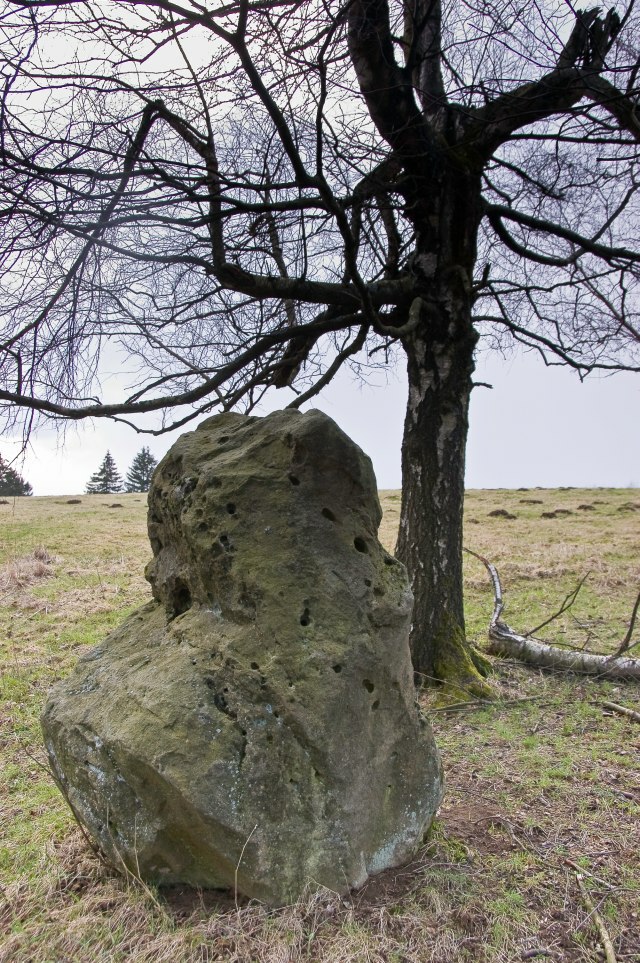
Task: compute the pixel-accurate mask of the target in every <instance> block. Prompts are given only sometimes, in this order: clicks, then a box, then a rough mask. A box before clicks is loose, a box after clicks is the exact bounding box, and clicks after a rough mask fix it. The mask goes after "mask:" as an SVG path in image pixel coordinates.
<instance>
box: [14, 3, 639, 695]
mask: <svg viewBox="0 0 640 963" xmlns="http://www.w3.org/2000/svg"><path fill="white" fill-rule="evenodd" d="M1 28H2V50H3V71H2V72H3V78H4V90H3V98H2V115H1V118H0V119H1V136H2V141H1V144H0V149H1V151H2V168H3V169H2V234H1V238H0V243H1V252H2V265H3V271H4V291H5V295H4V299H3V303H2V309H1V310H2V322H1V323H0V324H1V326H0V389H1V390H0V402H2V403H3V404H4V406H5V408H4V411H5V414H6V418H7V420H8V421H9V422H11V420H12V419H14V420H15V419H19V418H20V417H22V418H23V420H24V422H25V423H26V426H27V429H28V428H29V427H30V426H31V424H32V422H33V419H34V418H35V417H37V416H48V417H51V418H62V419H64V418H72V419H78V418H86V417H110V418H118V419H125V420H132V419H135V418H136V416H143V415H145V414H147V413H149V412H154V411H161V412H165V413H166V415H165V419H164V423H163V428H169V427H175V426H176V425H182V424H185V423H187V422H188V421H189V420H190V419H192V418H194V417H196V416H197V415H199V414H201V413H202V412H204V411H209V410H211V409H214V408H215V407H216V406H220V407H222V408H229V407H232V406H238V405H239V406H244V407H245V408H246V409H250V408H251V407H252V406H253V405H254V404H255V403H256V402H257V401H258V400H259V399H260V398H261V397H262V396H263V394H264V392H265V391H266V390H268V389H269V388H270V387H272V386H275V387H282V386H289V387H291V388H292V389H293V391H294V392H295V397H294V400H293V402H292V404H293V405H298V406H299V405H301V404H303V403H304V402H305V401H307V400H308V399H309V398H311V397H313V395H314V394H316V393H317V392H318V391H320V390H321V389H322V387H324V386H325V385H326V384H327V383H328V382H329V381H330V380H331V378H332V377H333V375H334V374H335V373H336V371H337V370H338V369H339V368H340V367H341V366H342V365H344V364H351V365H353V366H354V367H356V368H358V367H360V366H362V365H369V364H385V363H388V362H389V360H390V359H391V358H392V357H393V356H394V354H395V355H397V353H398V352H402V351H403V352H404V353H405V355H406V361H407V367H408V374H409V399H408V406H407V415H406V422H405V433H404V440H403V501H402V512H401V524H400V535H399V541H398V549H397V551H398V555H399V557H400V558H401V559H402V560H403V561H404V562H405V563H406V564H407V566H408V569H409V572H410V576H411V580H412V585H413V590H414V594H415V613H414V620H413V632H412V651H413V657H414V664H415V668H416V670H417V671H418V672H420V673H423V674H424V675H426V676H435V677H437V678H440V679H444V678H447V679H457V680H458V681H464V682H465V683H466V684H471V685H472V686H475V687H476V690H477V691H482V689H483V685H484V684H483V682H482V680H481V677H480V674H479V672H480V673H481V672H482V671H483V665H482V660H481V659H480V657H478V656H477V654H476V653H475V652H474V650H473V649H472V648H471V647H469V646H468V645H467V644H466V642H465V636H464V613H463V596H462V503H463V481H464V457H465V443H466V435H467V412H468V405H469V397H470V394H471V391H472V388H473V380H472V379H473V370H474V352H475V351H476V347H477V344H478V339H479V337H484V338H485V339H487V340H488V341H489V342H490V343H493V344H495V345H496V346H498V347H502V346H504V345H506V344H508V343H510V342H514V341H515V342H520V343H521V344H523V345H525V346H527V347H529V348H534V349H536V350H537V351H539V352H540V354H541V355H542V356H543V358H544V360H545V361H546V362H547V363H549V364H564V365H570V366H571V367H573V368H574V369H575V370H576V371H577V373H578V374H579V375H580V376H584V375H586V374H588V373H589V372H591V371H593V370H594V369H604V370H608V371H614V370H616V369H620V368H626V369H629V370H635V371H637V370H640V357H639V355H640V351H639V350H638V347H639V341H640V338H639V327H638V315H637V309H638V302H637V282H638V265H639V260H640V253H639V251H638V245H637V243H636V241H637V238H636V236H635V235H636V226H635V225H637V221H636V222H635V224H634V217H637V213H638V194H637V186H636V178H637V160H638V142H639V140H640V121H639V119H638V114H637V109H638V93H639V87H638V68H639V63H640V62H639V60H638V49H637V46H636V40H635V38H636V37H637V35H638V17H637V15H636V13H635V9H634V2H633V0H631V2H629V3H628V4H627V5H626V6H625V7H623V8H621V9H620V10H619V12H617V13H616V12H615V11H613V10H612V11H610V12H609V13H607V14H606V15H605V14H602V13H601V11H600V9H599V8H592V9H589V10H576V9H575V8H573V7H572V6H571V5H570V4H568V3H551V2H546V0H543V2H542V3H537V4H516V3H515V2H513V0H495V2H491V3H489V2H477V0H467V2H465V0H457V2H452V0H449V2H441V0H348V2H335V3H334V2H331V0H311V2H306V3H301V2H295V0H229V2H228V3H227V2H222V0H220V2H217V3H213V2H212V3H210V4H208V5H207V4H205V3H202V2H199V0H184V2H182V0H180V2H174V0H155V2H150V3H138V2H135V0H134V2H130V3H127V2H109V0H104V2H103V3H101V4H100V5H94V4H92V3H86V2H79V0H67V2H64V0H62V2H58V3H54V2H49V0H34V2H27V0H9V2H7V3H5V8H4V13H3V14H2V20H1ZM107 344H109V351H108V352H107V354H106V355H104V359H103V361H102V369H103V368H104V365H105V364H106V363H107V362H108V364H110V365H111V366H114V365H117V367H118V369H121V370H122V371H124V372H126V373H128V375H129V379H130V383H131V388H130V390H128V391H125V392H124V393H123V396H122V399H121V400H120V401H118V402H116V403H113V402H110V403H106V402H104V403H101V400H100V389H99V375H100V372H101V370H102V369H101V356H102V354H104V348H105V345H107ZM114 351H116V352H117V353H118V354H117V360H115V361H114V356H113V352H114ZM103 401H104V399H103ZM170 412H173V415H171V414H170ZM154 430H158V429H157V428H156V429H154ZM507 455H508V439H505V457H506V456H507Z"/></svg>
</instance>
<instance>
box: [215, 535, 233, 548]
mask: <svg viewBox="0 0 640 963" xmlns="http://www.w3.org/2000/svg"><path fill="white" fill-rule="evenodd" d="M218 541H219V542H220V544H221V545H222V547H223V549H224V550H225V552H230V551H231V539H230V538H229V536H228V535H221V536H220V538H219V539H218Z"/></svg>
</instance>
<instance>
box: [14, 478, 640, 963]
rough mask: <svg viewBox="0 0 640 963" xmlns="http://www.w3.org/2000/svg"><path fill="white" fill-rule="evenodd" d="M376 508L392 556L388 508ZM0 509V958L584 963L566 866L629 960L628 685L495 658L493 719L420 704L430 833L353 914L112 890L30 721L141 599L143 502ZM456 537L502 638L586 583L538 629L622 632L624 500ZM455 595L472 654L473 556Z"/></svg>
mask: <svg viewBox="0 0 640 963" xmlns="http://www.w3.org/2000/svg"><path fill="white" fill-rule="evenodd" d="M116 501H117V502H119V503H120V505H121V507H120V508H111V507H109V506H110V505H112V504H114V502H116ZM384 505H385V509H386V513H385V520H384V522H383V526H384V529H383V540H386V544H387V547H388V548H392V547H393V540H394V535H395V528H396V526H397V519H398V510H399V497H398V494H397V493H393V492H390V493H385V494H384ZM584 505H591V506H592V507H591V508H589V509H586V508H581V507H580V506H584ZM558 510H559V512H558ZM0 511H1V512H2V515H1V517H0V586H1V588H0V659H1V665H2V680H1V682H0V696H1V701H0V766H1V770H2V771H1V774H0V826H2V833H1V834H0V877H1V879H2V888H1V889H0V933H2V934H3V940H0V961H2V963H45V961H56V963H58V961H65V963H67V961H68V963H84V961H86V963H93V961H121V960H122V961H124V960H127V961H129V960H131V961H140V963H142V961H149V963H151V961H154V963H155V961H160V963H162V961H165V960H166V961H171V963H187V961H189V963H191V961H194V963H195V961H203V963H205V961H206V963H213V961H220V963H222V961H224V963H234V961H238V963H240V961H242V963H249V961H251V963H254V961H255V963H262V961H265V963H266V961H269V963H297V961H309V963H312V961H313V963H315V961H318V963H319V961H326V963H333V961H335V963H343V961H375V963H378V961H380V963H382V961H384V963H409V961H411V963H418V961H419V963H427V961H434V963H436V961H437V963H449V961H469V963H485V961H486V963H496V961H504V963H513V961H516V960H520V959H522V960H526V959H541V960H545V959H550V960H566V961H585V963H586V961H592V963H595V961H599V960H602V959H604V954H603V952H602V951H601V949H600V946H599V944H600V942H601V940H602V936H601V933H600V931H599V929H598V927H597V925H596V924H595V922H594V919H593V917H592V915H591V913H590V910H588V909H587V908H586V906H585V903H584V898H583V896H582V894H581V892H580V888H579V884H578V880H577V879H576V874H577V873H579V874H580V875H581V877H582V884H583V886H584V887H586V889H587V891H588V892H589V893H590V894H591V896H592V900H593V903H594V904H595V906H596V908H597V910H598V912H599V914H600V916H601V917H602V919H603V921H604V924H605V926H606V928H607V929H608V932H609V934H610V937H611V940H612V944H613V949H614V952H615V954H616V957H617V959H618V960H619V961H629V960H635V961H638V960H640V918H639V912H640V911H639V904H640V900H639V899H638V896H639V892H640V880H639V877H638V857H637V854H638V852H640V819H639V816H640V766H639V760H640V725H638V723H636V722H634V721H633V720H630V719H626V718H624V717H621V716H617V715H611V714H610V713H609V712H608V710H607V709H606V708H604V707H603V705H602V702H603V701H604V700H612V701H615V702H618V703H624V704H625V705H627V706H629V707H632V708H636V709H637V708H640V706H639V702H640V687H639V686H638V685H635V684H618V685H615V684H612V683H608V682H603V681H600V680H598V679H594V680H585V679H580V678H577V677H574V676H570V675H558V674H543V673H540V672H535V671H532V670H529V669H527V668H524V667H521V666H517V665H513V664H509V663H507V662H497V663H496V674H495V677H494V685H495V689H496V692H497V693H498V694H499V696H500V701H498V702H497V703H496V704H494V705H492V706H491V707H477V706H473V707H471V708H466V709H463V710H460V711H458V712H451V711H444V710H442V709H437V708H434V707H433V706H432V707H431V709H429V707H428V706H427V705H426V700H425V711H431V713H432V720H433V723H434V726H435V729H436V734H437V738H438V741H439V744H440V746H441V749H442V752H443V756H444V760H445V768H446V772H447V779H448V791H447V795H446V798H445V802H444V804H443V807H442V809H441V812H440V816H439V820H438V822H437V826H436V829H435V832H434V833H433V836H432V839H431V840H430V841H429V842H428V843H427V845H426V846H425V848H424V849H423V850H422V852H421V853H420V854H419V856H418V858H417V859H416V860H415V861H414V862H413V863H412V864H410V865H409V866H406V867H404V868H403V869H401V870H397V871H395V872H393V873H386V874H382V875H381V876H380V877H378V878H376V879H375V880H374V881H372V882H371V883H370V884H369V886H368V887H367V888H365V889H364V890H363V891H361V892H360V893H357V894H354V895H353V897H352V899H350V900H347V901H342V900H339V899H337V898H336V897H335V896H334V895H333V894H331V893H328V892H321V893H315V894H312V895H310V896H309V898H308V899H307V900H305V901H302V902H301V903H300V904H298V905H296V906H293V907H290V908H288V909H286V910H279V911H270V910H267V909H265V908H263V907H261V906H259V905H255V904H254V905H249V904H246V903H242V902H239V903H238V904H237V905H236V901H235V900H234V898H233V894H224V895H221V894H216V893H194V892H191V891H172V892H160V893H159V892H156V891H154V892H151V891H149V890H146V889H145V888H144V887H141V886H139V885H138V884H137V883H136V882H135V881H133V880H129V881H127V880H125V879H123V878H122V877H120V876H118V875H117V874H116V873H115V872H114V870H113V869H112V868H110V867H107V866H104V865H103V864H102V863H101V862H100V860H99V859H98V858H97V856H96V855H95V854H94V853H93V852H92V851H91V848H90V847H89V845H88V844H87V842H86V841H85V839H84V838H83V837H82V835H81V834H80V832H79V830H78V829H77V827H76V826H75V824H74V823H73V820H72V817H71V815H70V814H69V813H68V811H67V809H66V807H65V805H64V803H63V801H62V799H61V797H60V795H59V794H58V792H57V790H56V789H55V787H54V785H53V783H52V780H51V778H50V777H49V774H48V770H47V768H46V764H45V758H44V753H43V751H42V749H41V746H40V735H39V727H38V715H39V710H40V706H41V704H42V702H43V699H44V695H45V692H46V690H47V688H48V687H49V685H50V684H51V683H52V682H53V680H54V679H56V678H58V677H59V676H60V675H61V674H63V673H65V672H66V671H68V669H69V668H70V667H71V665H72V664H73V663H74V661H75V659H76V658H77V656H78V655H79V653H80V652H81V651H82V650H83V648H84V647H85V646H86V645H90V644H93V643H95V642H96V641H98V640H99V639H100V638H101V637H102V636H104V634H106V632H108V631H109V629H110V628H112V627H113V626H114V625H115V624H117V623H118V622H119V621H121V619H122V618H123V616H124V615H125V614H126V613H127V612H128V611H130V610H131V608H132V607H134V606H135V605H137V604H139V602H140V601H142V600H145V599H146V598H147V597H148V587H147V586H146V583H145V582H144V580H143V578H142V568H143V565H144V563H145V562H146V560H147V559H148V557H149V549H148V542H147V539H146V532H145V519H144V511H145V505H144V501H143V500H142V499H141V497H140V496H133V495H125V496H120V495H119V496H117V499H116V498H112V497H110V496H106V497H101V496H92V497H88V496H83V497H82V499H81V501H80V503H79V504H68V503H67V500H66V499H54V498H30V499H16V500H15V502H13V503H12V504H10V505H8V506H0ZM496 511H500V512H503V513H504V512H506V513H507V514H508V515H512V516H515V517H514V518H506V517H505V516H504V514H500V515H494V514H491V513H492V512H496ZM565 512H570V513H571V514H565ZM544 513H547V514H551V513H553V516H554V517H552V518H549V517H542V516H543V514H544ZM474 519H475V521H474ZM466 532H467V535H466V538H467V544H468V545H469V547H470V548H473V549H474V550H476V551H479V552H481V553H482V554H484V555H485V556H487V557H489V558H490V559H491V560H492V561H493V562H494V563H495V564H496V565H497V566H498V568H499V570H500V574H501V577H502V581H503V587H504V590H505V597H506V602H507V613H506V617H507V619H508V621H509V622H510V623H511V624H512V625H513V626H514V627H516V628H517V629H518V630H519V631H521V632H524V631H526V630H528V629H532V628H534V627H535V626H536V625H538V624H539V623H540V622H542V621H544V619H545V618H546V617H548V616H549V615H550V614H551V613H553V612H554V611H555V610H556V609H557V608H558V607H559V606H560V603H561V602H562V600H563V598H564V597H565V595H566V594H567V592H568V591H570V590H571V589H572V588H574V587H575V585H576V584H577V582H578V580H579V579H580V578H581V577H582V576H583V575H584V574H585V573H586V571H591V573H592V574H591V575H590V577H589V579H588V580H587V583H586V585H585V587H584V589H583V590H582V591H581V593H580V595H579V598H578V601H577V602H576V604H575V606H574V607H573V608H572V609H571V610H570V611H569V612H568V613H566V614H565V615H564V616H563V617H562V618H561V619H558V620H556V621H555V622H553V623H552V624H551V625H550V626H548V627H547V628H546V629H545V630H544V631H543V632H542V633H541V634H543V635H544V636H545V637H546V638H548V639H550V640H552V641H555V642H558V641H559V642H564V643H571V644H584V643H585V642H586V641H587V642H588V646H589V647H590V648H594V649H597V650H599V651H603V652H607V651H612V649H613V648H614V647H615V645H616V644H617V643H618V642H619V641H620V639H621V638H622V637H623V636H624V633H625V631H626V625H627V624H628V618H629V615H630V612H631V607H632V605H633V601H634V598H635V596H636V594H637V591H638V588H640V493H638V492H635V491H632V490H631V491H611V490H598V491H595V490H594V491H584V490H583V491H577V490H568V491H531V492H472V493H470V494H469V497H468V505H467V528H466ZM38 555H40V557H38ZM12 573H13V574H12ZM16 573H17V576H18V577H16ZM467 598H468V612H467V618H468V627H469V632H470V635H472V637H475V638H476V639H477V640H478V641H479V642H480V643H482V641H483V639H484V637H485V633H486V625H487V622H488V619H489V617H490V614H491V609H492V593H491V586H490V584H489V582H488V579H487V576H486V573H485V572H484V569H483V567H482V565H481V564H480V563H479V562H477V561H476V560H473V559H469V561H468V570H467ZM636 651H637V650H636ZM523 700H524V701H523Z"/></svg>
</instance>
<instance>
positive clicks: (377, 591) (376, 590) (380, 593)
mask: <svg viewBox="0 0 640 963" xmlns="http://www.w3.org/2000/svg"><path fill="white" fill-rule="evenodd" d="M373 594H374V595H377V597H378V598H382V596H383V595H384V589H383V588H381V587H380V586H379V585H376V587H375V588H374V590H373Z"/></svg>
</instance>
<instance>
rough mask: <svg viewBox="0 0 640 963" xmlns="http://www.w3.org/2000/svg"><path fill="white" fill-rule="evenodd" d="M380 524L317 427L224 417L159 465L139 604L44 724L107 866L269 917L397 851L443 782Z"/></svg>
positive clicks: (399, 575)
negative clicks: (236, 894) (422, 713)
mask: <svg viewBox="0 0 640 963" xmlns="http://www.w3.org/2000/svg"><path fill="white" fill-rule="evenodd" d="M380 517H381V512H380V505H379V502H378V497H377V492H376V484H375V478H374V475H373V471H372V468H371V463H370V461H369V459H368V458H367V457H366V456H365V455H364V454H363V453H362V452H361V451H360V449H359V448H357V447H356V446H355V445H354V444H353V442H351V441H350V440H349V439H348V438H347V436H346V435H344V434H343V433H342V432H341V431H340V429H339V428H338V427H337V426H336V425H335V424H334V422H332V421H331V420H330V419H329V418H327V417H326V416H325V415H323V414H321V413H320V412H311V413H309V414H304V415H303V414H300V413H298V412H295V411H283V412H276V413H275V414H272V415H269V416H268V417H266V418H251V417H246V416H242V415H238V414H225V415H220V416H218V417H215V418H211V419H209V420H208V421H206V422H205V423H204V424H202V425H201V426H200V427H199V428H198V429H197V430H196V431H194V432H192V433H190V434H186V435H184V436H183V437H182V438H180V440H179V441H178V442H177V443H176V444H175V445H174V446H173V448H172V449H171V450H170V452H169V453H168V454H167V456H166V457H165V458H164V460H163V461H162V462H161V464H160V466H159V468H158V470H157V472H156V474H155V477H154V480H153V484H152V488H151V491H150V495H149V536H150V539H151V545H152V548H153V553H154V558H153V560H152V561H151V562H150V564H149V565H148V567H147V578H148V579H149V581H150V582H151V585H152V588H153V595H154V599H155V601H153V602H151V603H149V604H148V605H146V606H144V607H143V608H141V609H140V610H138V611H137V612H136V613H135V614H133V615H132V616H131V617H130V618H128V619H127V620H126V621H125V622H124V624H123V625H122V626H121V627H120V628H119V629H117V630H116V631H115V632H113V633H112V634H111V635H110V636H109V637H108V638H107V639H106V640H105V641H104V642H103V643H102V644H101V645H99V646H98V647H97V648H96V649H94V650H93V651H92V652H90V653H89V654H88V655H86V656H85V657H84V658H83V659H81V661H80V663H79V665H78V667H77V668H76V670H75V671H74V672H73V673H72V675H71V676H70V677H69V678H68V679H67V680H66V681H64V682H62V683H60V684H59V685H58V686H57V687H56V688H55V689H54V690H53V692H52V693H51V695H50V698H49V701H48V703H47V705H46V707H45V711H44V714H43V730H44V734H45V742H46V746H47V750H48V753H49V758H50V761H51V767H52V770H53V773H54V775H55V778H56V780H57V782H58V784H59V786H60V788H61V789H62V791H63V793H64V794H65V796H66V797H67V799H68V801H69V803H70V805H71V806H72V808H73V810H74V812H75V813H76V815H77V817H78V818H79V819H80V820H81V822H82V823H83V824H84V825H85V826H86V827H87V829H88V830H89V831H90V833H91V834H92V835H93V836H94V837H95V838H96V839H97V840H98V842H99V844H100V846H101V847H102V849H103V850H104V851H105V853H107V854H108V855H109V857H110V858H111V860H112V861H113V863H114V864H115V865H122V864H125V865H126V866H127V867H128V868H129V869H130V870H131V871H132V872H134V873H135V874H136V875H140V876H142V877H143V878H145V879H147V880H153V881H158V882H165V883H173V882H186V883H189V884H192V885H196V886H203V887H223V888H234V887H237V889H238V891H240V892H243V893H245V894H247V895H249V896H252V897H258V898H261V899H264V900H266V901H268V902H270V903H283V902H287V901H289V900H292V899H295V898H296V897H297V896H298V895H299V894H300V893H301V891H302V890H303V889H304V887H305V885H307V884H309V883H311V884H312V885H313V884H314V883H318V884H322V885H324V886H327V887H330V888H331V889H333V890H337V891H339V892H345V891H347V890H348V889H349V888H352V887H358V886H360V885H362V884H363V883H364V882H365V881H366V879H367V878H368V876H369V875H371V874H374V873H377V872H379V871H380V870H382V869H384V868H386V867H389V866H393V865H397V864H398V863H400V862H402V861H404V860H406V859H407V858H409V857H410V856H411V854H412V853H413V852H414V851H415V849H416V847H417V846H418V845H419V844H420V842H421V840H422V838H423V835H424V833H425V831H426V829H427V828H428V827H429V825H430V822H431V819H432V817H433V814H434V812H435V810H436V808H437V806H438V804H439V802H440V798H441V793H442V782H441V770H440V763H439V758H438V754H437V750H436V748H435V745H434V743H433V739H432V736H431V731H430V729H429V726H428V724H427V723H426V722H425V721H424V720H423V719H421V718H420V717H419V715H418V713H417V710H416V706H415V695H414V688H413V681H412V669H411V663H410V657H409V647H408V633H409V622H410V616H411V606H412V598H411V593H410V590H409V588H408V582H407V578H406V573H405V570H404V568H403V567H402V565H400V564H399V563H398V562H396V561H395V560H394V559H393V558H391V557H390V556H389V555H388V554H387V553H386V552H385V550H384V549H383V548H382V546H381V545H380V543H379V542H378V540H377V529H378V525H379V523H380Z"/></svg>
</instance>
